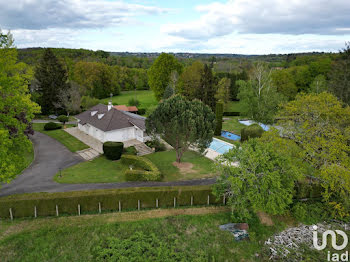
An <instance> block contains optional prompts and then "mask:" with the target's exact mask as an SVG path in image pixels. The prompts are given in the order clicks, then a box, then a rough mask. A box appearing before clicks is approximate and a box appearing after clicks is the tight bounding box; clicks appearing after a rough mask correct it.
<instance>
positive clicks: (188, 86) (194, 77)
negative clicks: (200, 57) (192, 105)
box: [176, 61, 204, 100]
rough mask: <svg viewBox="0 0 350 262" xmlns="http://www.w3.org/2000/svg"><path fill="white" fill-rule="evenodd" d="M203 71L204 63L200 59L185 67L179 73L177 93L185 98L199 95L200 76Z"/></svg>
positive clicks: (193, 97)
mask: <svg viewBox="0 0 350 262" xmlns="http://www.w3.org/2000/svg"><path fill="white" fill-rule="evenodd" d="M203 72H204V64H203V63H202V62H200V61H195V62H194V63H192V64H191V65H190V66H188V67H186V68H185V69H184V71H183V72H182V74H181V75H180V78H179V81H178V84H177V86H176V89H177V91H178V93H180V94H181V95H183V96H184V97H186V98H187V99H190V100H192V99H195V98H198V96H200V95H201V94H200V91H199V90H200V88H199V87H200V85H201V78H202V75H203Z"/></svg>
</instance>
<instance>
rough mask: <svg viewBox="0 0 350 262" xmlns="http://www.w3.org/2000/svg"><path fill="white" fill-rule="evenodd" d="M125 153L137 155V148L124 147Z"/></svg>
mask: <svg viewBox="0 0 350 262" xmlns="http://www.w3.org/2000/svg"><path fill="white" fill-rule="evenodd" d="M123 153H124V154H129V155H137V150H136V148H135V147H134V146H129V147H126V148H124V149H123Z"/></svg>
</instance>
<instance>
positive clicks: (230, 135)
mask: <svg viewBox="0 0 350 262" xmlns="http://www.w3.org/2000/svg"><path fill="white" fill-rule="evenodd" d="M221 136H222V137H225V138H227V139H231V140H235V141H236V140H241V137H240V136H237V135H235V134H233V133H231V132H228V131H221Z"/></svg>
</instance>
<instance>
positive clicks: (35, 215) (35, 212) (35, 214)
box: [34, 206, 38, 218]
mask: <svg viewBox="0 0 350 262" xmlns="http://www.w3.org/2000/svg"><path fill="white" fill-rule="evenodd" d="M37 216H38V214H37V211H36V206H35V207H34V217H35V218H37Z"/></svg>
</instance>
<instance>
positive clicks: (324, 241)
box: [313, 226, 349, 261]
mask: <svg viewBox="0 0 350 262" xmlns="http://www.w3.org/2000/svg"><path fill="white" fill-rule="evenodd" d="M313 230H314V231H313V244H314V247H315V248H316V249H317V250H323V249H325V248H326V246H327V237H328V235H330V236H331V240H332V242H331V243H332V247H333V248H334V249H335V250H343V249H344V248H346V246H347V245H348V236H347V235H346V234H345V232H344V231H342V230H335V232H334V231H333V230H326V231H325V232H323V234H322V243H321V245H319V244H318V232H317V226H313ZM336 233H337V234H338V235H340V236H342V238H343V244H341V245H339V246H338V245H337V236H336ZM327 258H328V261H349V252H348V251H346V252H345V253H343V254H338V253H333V254H331V252H330V251H328V255H327Z"/></svg>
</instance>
